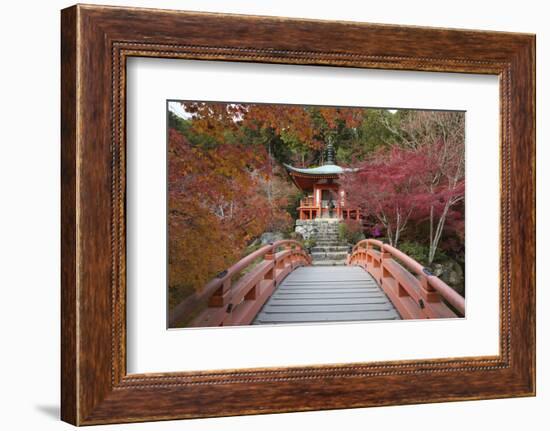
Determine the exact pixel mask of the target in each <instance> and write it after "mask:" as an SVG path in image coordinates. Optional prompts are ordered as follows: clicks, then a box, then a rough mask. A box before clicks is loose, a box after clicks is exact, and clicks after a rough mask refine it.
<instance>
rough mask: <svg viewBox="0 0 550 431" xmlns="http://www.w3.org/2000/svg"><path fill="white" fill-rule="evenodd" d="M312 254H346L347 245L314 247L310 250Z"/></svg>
mask: <svg viewBox="0 0 550 431" xmlns="http://www.w3.org/2000/svg"><path fill="white" fill-rule="evenodd" d="M311 251H312V252H314V253H315V252H327V251H340V252H344V253H347V252H348V246H347V245H327V246H324V247H321V246H317V245H316V246H315V247H313V248H312V249H311Z"/></svg>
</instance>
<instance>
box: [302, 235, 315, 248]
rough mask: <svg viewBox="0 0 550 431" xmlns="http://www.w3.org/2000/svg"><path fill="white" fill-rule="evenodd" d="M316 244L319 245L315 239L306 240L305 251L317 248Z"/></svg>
mask: <svg viewBox="0 0 550 431" xmlns="http://www.w3.org/2000/svg"><path fill="white" fill-rule="evenodd" d="M316 244H317V241H315V239H314V238H310V239H306V240H305V241H304V248H305V249H311V248H313V247H315V245H316Z"/></svg>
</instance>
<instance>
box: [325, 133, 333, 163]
mask: <svg viewBox="0 0 550 431" xmlns="http://www.w3.org/2000/svg"><path fill="white" fill-rule="evenodd" d="M325 165H334V145H333V144H332V136H329V138H328V144H327V161H326V163H325Z"/></svg>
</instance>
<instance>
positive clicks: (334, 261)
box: [311, 220, 348, 266]
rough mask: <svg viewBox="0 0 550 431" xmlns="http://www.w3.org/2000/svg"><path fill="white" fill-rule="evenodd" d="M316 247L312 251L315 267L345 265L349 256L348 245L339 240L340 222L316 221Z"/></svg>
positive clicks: (314, 236)
mask: <svg viewBox="0 0 550 431" xmlns="http://www.w3.org/2000/svg"><path fill="white" fill-rule="evenodd" d="M315 224H316V225H317V226H316V227H317V229H316V232H315V233H314V234H313V235H312V237H313V238H315V247H313V248H312V249H311V257H312V258H313V265H316V266H332V265H345V264H346V259H347V256H348V245H347V244H345V243H341V242H340V240H339V239H338V225H339V222H338V221H337V220H336V221H332V220H330V221H329V220H316V223H315Z"/></svg>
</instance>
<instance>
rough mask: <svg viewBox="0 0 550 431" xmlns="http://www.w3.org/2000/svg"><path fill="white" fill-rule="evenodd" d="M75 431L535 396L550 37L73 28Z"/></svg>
mask: <svg viewBox="0 0 550 431" xmlns="http://www.w3.org/2000/svg"><path fill="white" fill-rule="evenodd" d="M61 30H62V34H61V42H62V95H61V99H62V103H61V106H62V154H61V158H62V346H61V348H62V419H63V420H65V421H67V422H70V423H73V424H76V425H88V424H102V423H116V422H137V421H148V420H164V419H178V418H196V417H212V416H227V415H240V414H256V413H272V412H288V411H306V410H320V409H336V408H352V407H367V406H381V405H394V404H411V403H426V402H441V401H450V400H471V399H484V398H501V397H513V396H532V395H534V393H535V259H534V257H535V173H534V166H535V165H534V156H535V141H534V139H535V135H534V130H535V129H534V127H535V124H534V100H535V79H534V70H535V68H534V67H535V54H534V52H535V51H534V47H535V37H534V36H533V35H528V34H512V33H499V32H485V31H469V30H468V31H467V30H450V29H435V28H422V27H403V26H389V25H377V24H365V23H351V22H329V21H312V20H297V19H286V18H274V17H253V16H239V15H220V14H210V13H196V12H179V11H166V10H148V9H133V8H119V7H104V6H92V5H86V6H82V5H78V6H73V7H71V8H68V9H65V10H63V11H62V29H61Z"/></svg>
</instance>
